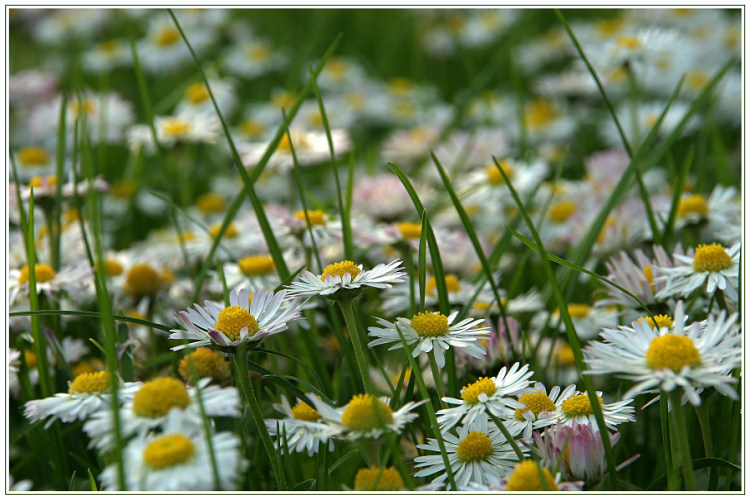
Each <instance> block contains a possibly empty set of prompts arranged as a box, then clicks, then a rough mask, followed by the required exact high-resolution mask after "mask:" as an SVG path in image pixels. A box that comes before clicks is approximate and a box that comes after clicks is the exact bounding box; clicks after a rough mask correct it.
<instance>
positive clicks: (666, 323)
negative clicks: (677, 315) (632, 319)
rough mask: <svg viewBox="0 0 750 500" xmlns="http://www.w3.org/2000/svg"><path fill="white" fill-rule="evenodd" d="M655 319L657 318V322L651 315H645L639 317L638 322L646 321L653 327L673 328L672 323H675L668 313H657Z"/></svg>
mask: <svg viewBox="0 0 750 500" xmlns="http://www.w3.org/2000/svg"><path fill="white" fill-rule="evenodd" d="M654 319H656V323H654V320H653V319H651V317H650V316H643V317H642V318H638V322H639V323H640V322H641V321H645V322H646V323H648V325H649V326H650V327H651V328H665V327H666V328H672V324H673V323H674V321H672V318H670V317H669V315H667V314H657V315H656V316H654Z"/></svg>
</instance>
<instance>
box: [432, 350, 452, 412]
mask: <svg viewBox="0 0 750 500" xmlns="http://www.w3.org/2000/svg"><path fill="white" fill-rule="evenodd" d="M438 349H439V347H438ZM427 357H428V358H430V368H431V369H432V378H433V379H435V388H436V389H437V393H438V399H439V400H440V407H441V408H443V409H445V408H447V407H448V405H447V404H446V403H445V401H443V398H444V397H445V388H444V387H443V375H442V374H441V373H440V368H439V367H438V365H437V361H436V360H435V348H433V349H432V351H430V352H428V353H427Z"/></svg>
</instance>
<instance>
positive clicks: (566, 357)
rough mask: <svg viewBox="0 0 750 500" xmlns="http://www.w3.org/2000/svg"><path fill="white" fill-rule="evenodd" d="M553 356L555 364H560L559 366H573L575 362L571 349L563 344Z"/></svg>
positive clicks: (568, 345)
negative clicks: (555, 358) (555, 359)
mask: <svg viewBox="0 0 750 500" xmlns="http://www.w3.org/2000/svg"><path fill="white" fill-rule="evenodd" d="M555 356H556V357H557V362H558V363H560V366H573V365H574V364H575V362H576V358H575V355H574V354H573V348H572V347H570V344H563V345H561V346H560V347H558V348H557V353H556V354H555Z"/></svg>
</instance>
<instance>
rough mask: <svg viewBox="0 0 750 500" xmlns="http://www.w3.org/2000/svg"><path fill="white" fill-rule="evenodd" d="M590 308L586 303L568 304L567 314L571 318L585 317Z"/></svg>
mask: <svg viewBox="0 0 750 500" xmlns="http://www.w3.org/2000/svg"><path fill="white" fill-rule="evenodd" d="M590 309H591V308H590V307H589V306H587V305H586V304H568V314H570V317H571V318H578V319H580V318H585V317H586V316H588V315H589V310H590Z"/></svg>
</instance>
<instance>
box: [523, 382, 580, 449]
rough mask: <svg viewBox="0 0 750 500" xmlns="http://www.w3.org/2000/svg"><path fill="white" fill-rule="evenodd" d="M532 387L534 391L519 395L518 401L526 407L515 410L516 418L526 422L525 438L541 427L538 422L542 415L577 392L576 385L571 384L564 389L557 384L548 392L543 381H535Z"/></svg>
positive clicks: (524, 428)
mask: <svg viewBox="0 0 750 500" xmlns="http://www.w3.org/2000/svg"><path fill="white" fill-rule="evenodd" d="M531 389H532V390H533V392H527V393H526V394H522V395H521V396H519V398H518V402H519V403H523V404H524V405H525V406H524V408H517V409H516V411H515V418H516V420H519V421H521V422H522V423H523V424H524V427H523V437H524V438H525V439H528V438H530V437H531V433H532V430H533V429H534V428H539V427H541V426H540V425H537V423H536V422H537V421H538V420H539V418H540V417H542V418H543V417H545V416H547V414H549V413H551V412H554V411H556V410H557V408H558V407H559V406H560V405H562V402H563V401H565V400H566V399H568V398H569V397H571V396H572V395H573V394H574V393H575V392H576V386H575V385H569V386H568V387H566V388H565V389H564V390H560V387H559V386H555V387H553V388H552V389H550V391H549V393H547V388H546V387H544V384H542V383H541V382H535V383H534V386H533V387H531Z"/></svg>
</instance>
